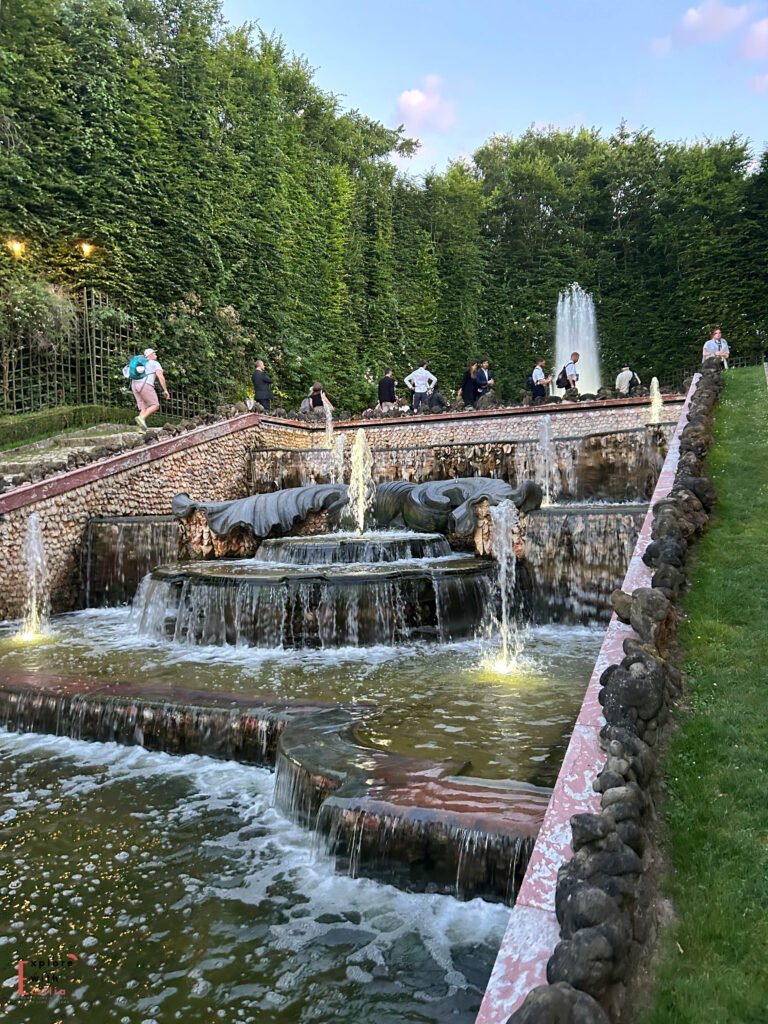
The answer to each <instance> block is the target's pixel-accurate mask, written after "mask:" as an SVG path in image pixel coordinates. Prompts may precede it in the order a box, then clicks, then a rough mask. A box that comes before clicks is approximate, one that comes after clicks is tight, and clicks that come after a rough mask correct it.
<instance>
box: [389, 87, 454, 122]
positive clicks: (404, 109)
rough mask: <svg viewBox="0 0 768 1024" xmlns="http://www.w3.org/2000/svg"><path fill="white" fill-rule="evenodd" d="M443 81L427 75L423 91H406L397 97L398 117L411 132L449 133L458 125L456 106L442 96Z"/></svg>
mask: <svg viewBox="0 0 768 1024" xmlns="http://www.w3.org/2000/svg"><path fill="white" fill-rule="evenodd" d="M442 88H443V81H442V79H441V78H440V77H439V76H438V75H427V76H426V77H425V78H424V81H423V83H422V88H421V89H406V90H405V91H404V92H401V93H400V95H399V96H398V97H397V116H398V118H400V120H401V121H402V122H403V124H404V125H405V127H406V129H407V130H408V131H409V132H412V133H416V134H424V133H428V132H438V133H442V132H447V131H449V130H450V129H451V128H452V127H453V126H454V124H455V123H456V104H455V103H454V102H453V100H447V99H445V97H444V96H443V95H442Z"/></svg>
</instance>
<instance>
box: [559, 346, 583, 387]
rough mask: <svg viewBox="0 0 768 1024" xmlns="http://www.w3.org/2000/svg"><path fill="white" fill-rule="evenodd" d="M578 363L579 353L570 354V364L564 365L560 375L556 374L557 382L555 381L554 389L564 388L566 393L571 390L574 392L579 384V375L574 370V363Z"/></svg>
mask: <svg viewBox="0 0 768 1024" xmlns="http://www.w3.org/2000/svg"><path fill="white" fill-rule="evenodd" d="M578 361H579V353H578V352H571V361H570V363H566V364H565V366H564V367H563V368H562V370H561V371H560V373H558V375H557V380H556V381H555V386H556V387H558V388H564V389H565V390H566V391H568V390H569V389H571V388H573V390H574V391H575V390H576V387H577V385H578V383H579V374H578V371H577V370H576V363H578Z"/></svg>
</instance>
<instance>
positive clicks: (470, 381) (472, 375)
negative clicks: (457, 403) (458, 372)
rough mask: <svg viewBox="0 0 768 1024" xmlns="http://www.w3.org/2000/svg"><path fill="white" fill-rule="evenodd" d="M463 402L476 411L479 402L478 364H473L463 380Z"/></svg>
mask: <svg viewBox="0 0 768 1024" xmlns="http://www.w3.org/2000/svg"><path fill="white" fill-rule="evenodd" d="M461 400H462V402H463V403H464V405H466V406H468V407H470V408H472V409H474V407H475V402H476V401H477V363H476V362H472V363H470V364H469V366H468V367H467V369H466V370H465V371H464V376H463V377H462V379H461Z"/></svg>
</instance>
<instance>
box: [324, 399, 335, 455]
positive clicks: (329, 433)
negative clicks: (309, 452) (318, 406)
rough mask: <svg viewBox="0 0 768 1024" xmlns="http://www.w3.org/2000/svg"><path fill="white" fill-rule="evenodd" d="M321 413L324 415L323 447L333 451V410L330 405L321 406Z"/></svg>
mask: <svg viewBox="0 0 768 1024" xmlns="http://www.w3.org/2000/svg"><path fill="white" fill-rule="evenodd" d="M323 413H324V414H325V447H326V448H328V449H329V450H330V451H333V444H334V438H333V409H331V407H330V405H323Z"/></svg>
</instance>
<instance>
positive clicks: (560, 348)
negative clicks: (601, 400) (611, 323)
mask: <svg viewBox="0 0 768 1024" xmlns="http://www.w3.org/2000/svg"><path fill="white" fill-rule="evenodd" d="M572 352H578V353H579V362H578V364H577V366H576V369H577V371H578V374H579V383H578V388H579V391H580V392H581V394H582V395H595V394H597V391H598V388H599V387H600V352H599V350H598V345H597V318H596V316H595V304H594V302H593V301H592V296H591V295H590V294H589V292H585V291H584V289H583V288H582V287H581V285H579V284H572V285H571V286H570V287H569V288H566V289H565V290H564V291H562V292H560V297H559V298H558V300H557V320H556V325H555V365H556V367H557V369H556V370H555V374H558V373H559V372H560V370H562V368H563V367H564V366H565V364H566V363H568V362H570V360H571V353H572Z"/></svg>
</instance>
